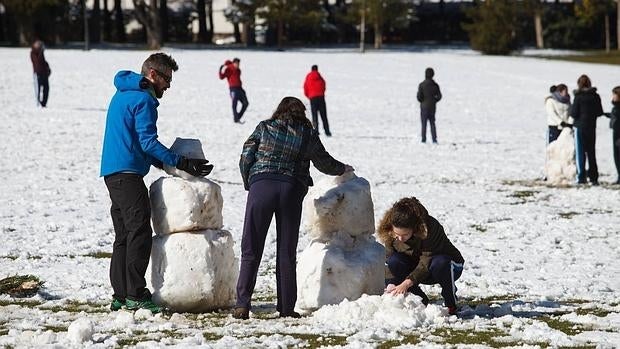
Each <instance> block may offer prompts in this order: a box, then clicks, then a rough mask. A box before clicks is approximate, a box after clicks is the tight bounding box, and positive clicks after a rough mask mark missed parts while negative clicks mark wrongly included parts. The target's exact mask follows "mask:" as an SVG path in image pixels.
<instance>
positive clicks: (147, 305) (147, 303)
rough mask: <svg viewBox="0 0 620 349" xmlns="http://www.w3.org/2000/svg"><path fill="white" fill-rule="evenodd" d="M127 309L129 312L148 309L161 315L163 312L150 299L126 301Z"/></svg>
mask: <svg viewBox="0 0 620 349" xmlns="http://www.w3.org/2000/svg"><path fill="white" fill-rule="evenodd" d="M125 308H126V309H127V310H138V309H148V310H150V311H151V313H153V314H157V313H161V312H162V311H163V308H162V307H160V306H159V305H157V304H155V303H153V301H152V300H150V299H145V300H142V301H134V300H131V299H128V300H126V301H125Z"/></svg>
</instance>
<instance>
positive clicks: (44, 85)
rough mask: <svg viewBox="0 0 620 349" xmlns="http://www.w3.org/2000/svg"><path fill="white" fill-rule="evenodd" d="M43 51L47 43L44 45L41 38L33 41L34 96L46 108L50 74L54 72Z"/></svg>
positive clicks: (31, 51) (31, 58)
mask: <svg viewBox="0 0 620 349" xmlns="http://www.w3.org/2000/svg"><path fill="white" fill-rule="evenodd" d="M43 51H45V45H43V42H42V41H41V40H36V41H35V42H33V43H32V48H31V50H30V60H31V61H32V70H33V71H34V96H35V98H36V100H37V105H39V106H41V107H43V108H45V107H46V106H47V98H48V96H49V93H50V85H49V76H50V75H51V74H52V70H51V69H50V65H49V64H48V63H47V61H46V60H45V55H44V53H43Z"/></svg>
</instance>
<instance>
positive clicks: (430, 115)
mask: <svg viewBox="0 0 620 349" xmlns="http://www.w3.org/2000/svg"><path fill="white" fill-rule="evenodd" d="M420 120H421V121H422V142H426V123H427V122H429V123H430V124H431V137H433V142H437V129H436V128H435V109H430V108H428V109H427V108H421V109H420Z"/></svg>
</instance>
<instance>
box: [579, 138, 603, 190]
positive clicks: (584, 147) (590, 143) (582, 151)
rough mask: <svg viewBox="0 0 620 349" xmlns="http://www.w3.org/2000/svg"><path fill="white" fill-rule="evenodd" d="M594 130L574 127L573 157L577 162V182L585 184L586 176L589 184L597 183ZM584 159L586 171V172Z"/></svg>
mask: <svg viewBox="0 0 620 349" xmlns="http://www.w3.org/2000/svg"><path fill="white" fill-rule="evenodd" d="M595 145H596V128H582V127H575V156H576V162H577V181H578V182H580V183H585V181H586V174H587V176H588V178H590V182H592V183H596V182H598V166H597V165H596V151H595ZM586 159H587V160H588V170H587V171H586Z"/></svg>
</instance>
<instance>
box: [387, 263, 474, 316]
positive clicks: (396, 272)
mask: <svg viewBox="0 0 620 349" xmlns="http://www.w3.org/2000/svg"><path fill="white" fill-rule="evenodd" d="M386 263H387V266H388V268H389V269H390V272H391V273H392V275H393V276H394V278H392V279H387V280H385V284H386V285H387V284H394V285H398V284H400V283H402V282H403V281H405V279H406V278H407V276H409V274H410V273H411V272H412V271H413V270H414V269H415V267H416V266H417V265H418V261H417V260H416V259H414V258H412V257H411V256H409V255H406V254H404V253H399V252H394V253H393V254H392V255H391V256H390V257H389V258H388V260H387V262H386ZM429 271H430V275H429V276H428V277H427V278H426V280H423V281H422V282H421V283H422V284H425V285H434V284H439V285H440V286H441V296H442V297H443V300H444V304H445V305H446V306H447V307H454V306H456V285H455V281H456V280H458V279H459V278H460V277H461V273H462V272H463V264H461V263H456V262H454V261H453V260H451V259H450V257H449V256H447V255H436V256H433V257H432V259H431V266H430V268H429ZM409 292H411V293H413V294H415V295H417V296H420V297H421V298H422V303H424V305H426V304H428V302H429V300H428V297H427V296H426V294H425V293H424V291H422V289H421V288H420V286H419V285H415V286H412V287H410V288H409Z"/></svg>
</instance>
